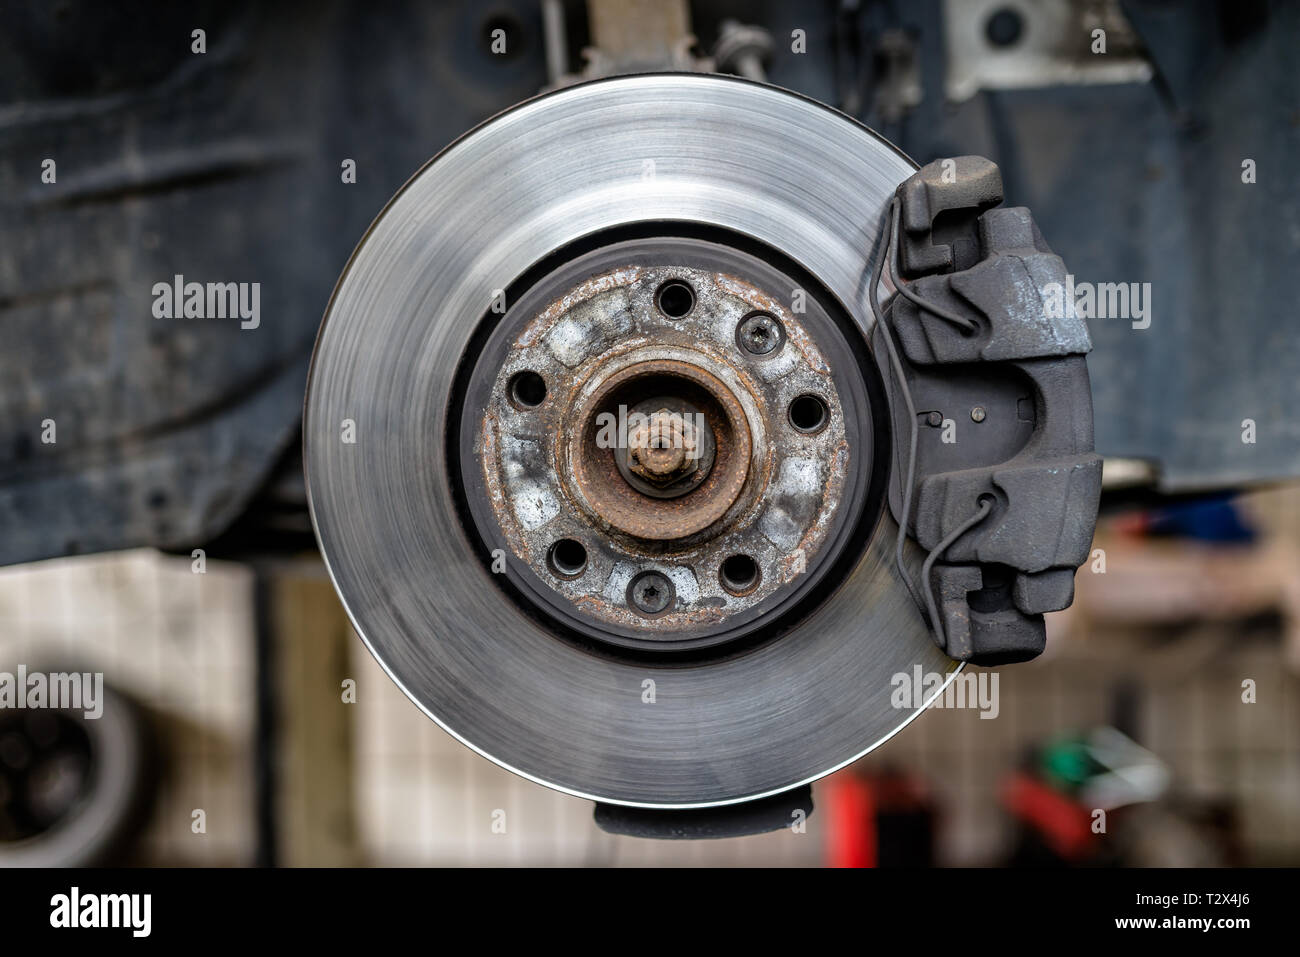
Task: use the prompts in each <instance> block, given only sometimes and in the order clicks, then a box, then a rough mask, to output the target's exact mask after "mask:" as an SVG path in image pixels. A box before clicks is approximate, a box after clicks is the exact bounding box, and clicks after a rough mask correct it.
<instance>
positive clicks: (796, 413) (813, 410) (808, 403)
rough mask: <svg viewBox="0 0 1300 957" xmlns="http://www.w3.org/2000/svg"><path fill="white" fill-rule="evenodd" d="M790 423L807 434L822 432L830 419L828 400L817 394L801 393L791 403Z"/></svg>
mask: <svg viewBox="0 0 1300 957" xmlns="http://www.w3.org/2000/svg"><path fill="white" fill-rule="evenodd" d="M789 414H790V424H791V425H793V426H794V427H795V428H796V429H797V430H798V431H800V432H804V433H807V434H812V433H814V432H820V431H821V430H822V429H824V428H826V423H827V422H828V421H829V420H830V417H831V410H830V409H828V408H827V407H826V400H825V399H823V398H822V397H821V396H816V395H801V396H798V397H797V398H796V399H795V400H794V401H793V402H791V403H790V413H789Z"/></svg>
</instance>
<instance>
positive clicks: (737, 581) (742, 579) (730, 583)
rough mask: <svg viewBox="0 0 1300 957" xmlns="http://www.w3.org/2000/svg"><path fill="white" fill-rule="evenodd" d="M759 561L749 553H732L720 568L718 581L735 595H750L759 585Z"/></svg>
mask: <svg viewBox="0 0 1300 957" xmlns="http://www.w3.org/2000/svg"><path fill="white" fill-rule="evenodd" d="M758 579H759V571H758V562H756V561H754V559H753V558H751V557H750V556H748V555H732V556H731V557H729V558H727V559H725V560H724V561H723V562H722V566H721V567H720V568H719V569H718V581H719V582H720V583H721V584H722V587H723V588H724V589H726V590H727V591H728V592H730V593H731V594H733V595H748V594H749V593H750V592H752V591H753V590H754V589H755V588H757V587H758Z"/></svg>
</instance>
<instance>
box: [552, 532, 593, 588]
mask: <svg viewBox="0 0 1300 957" xmlns="http://www.w3.org/2000/svg"><path fill="white" fill-rule="evenodd" d="M546 564H547V565H549V566H550V569H551V571H552V572H554V573H555V574H556V575H558V576H559V577H560V578H577V577H578V576H579V575H581V574H582V573H583V572H584V571H586V570H587V549H586V548H585V547H584V546H583V544H582V542H580V541H578V540H577V539H575V538H561V539H560V540H559V541H557V542H555V543H554V544H553V545H551V547H550V548H549V549H547V552H546Z"/></svg>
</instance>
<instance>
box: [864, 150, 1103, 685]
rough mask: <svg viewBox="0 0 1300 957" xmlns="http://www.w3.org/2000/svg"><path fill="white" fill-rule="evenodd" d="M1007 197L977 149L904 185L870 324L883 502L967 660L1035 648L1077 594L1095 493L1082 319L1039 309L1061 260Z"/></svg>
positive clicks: (948, 634) (942, 629) (927, 604)
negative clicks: (890, 452)
mask: <svg viewBox="0 0 1300 957" xmlns="http://www.w3.org/2000/svg"><path fill="white" fill-rule="evenodd" d="M1001 202H1002V177H1001V175H1000V173H999V172H998V168H997V166H995V165H994V164H993V163H992V162H990V161H989V160H986V159H984V158H982V157H978V156H963V157H956V158H954V159H946V160H937V161H935V162H933V163H931V164H929V165H928V166H926V167H924V168H922V169H920V170H918V171H917V172H916V173H915V174H914V175H913V176H911V177H910V178H908V179H907V180H906V181H904V182H903V184H902V185H901V186H899V188H898V191H897V194H896V199H895V202H894V204H893V206H892V207H891V232H892V236H893V238H892V240H891V241H888V244H887V246H886V247H885V249H884V251H883V253H882V255H885V256H886V257H887V259H886V262H887V263H888V273H887V274H888V275H889V276H890V277H891V279H892V280H893V283H894V285H895V287H896V288H899V289H901V291H900V292H898V293H896V294H895V295H894V296H893V298H892V299H891V300H890V302H889V303H888V305H887V306H886V308H885V310H884V312H883V317H882V318H883V323H878V324H877V328H876V330H875V337H876V345H877V347H878V348H877V349H876V355H877V357H878V361H879V362H880V363H881V366H882V371H883V372H884V376H885V380H886V382H887V383H888V384H889V390H890V399H891V401H890V405H891V409H892V413H893V417H894V434H895V435H896V436H898V437H899V438H898V441H896V442H895V443H894V445H895V462H894V468H893V469H892V470H891V480H890V481H891V485H890V509H891V511H892V512H893V514H894V517H895V519H896V520H898V522H899V524H900V526H901V527H902V528H903V529H904V530H905V532H906V535H907V537H909V538H911V539H912V540H914V541H915V542H916V543H917V544H918V545H920V547H921V548H922V549H923V550H924V551H925V552H926V553H927V554H926V559H925V562H924V563H923V566H922V571H923V574H922V576H921V578H922V579H923V580H919V581H918V580H916V579H915V578H914V577H913V576H908V577H909V578H912V580H913V582H914V588H913V593H914V597H916V598H917V599H918V602H919V603H920V604H921V606H922V612H923V613H925V614H927V617H931V614H930V612H931V611H933V613H934V617H937V619H938V620H937V621H935V620H932V621H931V627H932V629H933V633H934V635H935V639H936V641H937V642H938V643H939V645H940V647H942V648H943V649H944V650H945V651H946V652H947V653H948V654H949V655H951V656H952V657H953V658H956V659H958V660H961V661H970V662H973V663H976V664H998V663H1006V662H1013V661H1025V660H1027V659H1029V658H1033V657H1035V656H1036V655H1038V654H1039V653H1040V652H1041V651H1042V650H1043V646H1044V643H1045V630H1044V624H1043V613H1044V612H1048V611H1056V610H1059V609H1062V608H1065V607H1067V606H1068V605H1069V604H1070V602H1071V601H1072V600H1073V598H1074V573H1075V569H1076V568H1077V567H1078V566H1079V565H1081V564H1082V563H1083V562H1084V561H1085V560H1087V557H1088V550H1089V547H1090V544H1091V542H1092V534H1093V529H1094V527H1095V525H1096V519H1097V503H1098V499H1099V496H1100V493H1101V457H1100V456H1098V455H1097V454H1096V453H1095V452H1093V432H1092V395H1091V392H1090V389H1089V385H1088V368H1087V363H1086V359H1085V355H1086V353H1087V352H1088V351H1089V350H1090V349H1091V347H1092V346H1091V342H1090V340H1089V338H1088V330H1087V327H1086V326H1085V325H1084V323H1083V321H1082V320H1081V319H1079V318H1077V317H1075V316H1073V315H1072V314H1070V310H1066V316H1065V317H1062V318H1049V311H1048V308H1047V302H1048V300H1049V298H1050V297H1051V295H1052V288H1053V284H1060V285H1059V286H1056V288H1057V289H1060V288H1064V285H1065V281H1066V274H1065V265H1064V263H1063V262H1062V261H1061V258H1060V257H1059V256H1057V255H1055V254H1054V253H1053V252H1052V251H1051V250H1050V249H1049V248H1048V246H1047V244H1046V243H1045V242H1044V241H1043V237H1042V235H1041V234H1040V233H1039V231H1038V228H1037V226H1035V224H1034V221H1033V219H1032V217H1031V216H1030V214H1029V210H1027V209H1024V208H994V207H997V206H998V205H999V204H1000V203H1001ZM1057 311H1059V310H1057ZM882 326H884V327H886V328H882ZM886 334H892V335H893V337H894V339H893V341H892V342H882V340H881V337H882V336H884V335H886ZM895 343H896V344H897V348H896V349H895V348H894V346H895ZM882 344H883V345H884V346H886V348H885V349H882V348H879V347H880V346H881V345H882ZM890 352H893V353H894V354H895V355H896V357H897V359H898V360H899V365H900V367H901V372H902V382H901V383H900V381H899V376H898V374H897V371H896V370H894V369H892V368H891V367H890V361H889V358H888V356H889V353H890ZM906 396H910V399H911V403H910V405H911V407H912V409H913V413H909V411H908V403H906V402H905V401H900V400H902V399H904V398H905V397H906ZM909 419H910V421H909ZM913 436H915V442H916V453H915V463H914V466H912V464H911V454H910V451H911V442H912V439H913ZM904 574H905V575H907V572H906V571H905V570H904Z"/></svg>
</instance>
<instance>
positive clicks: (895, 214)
mask: <svg viewBox="0 0 1300 957" xmlns="http://www.w3.org/2000/svg"><path fill="white" fill-rule="evenodd" d="M887 215H888V216H889V230H888V233H887V236H888V240H887V244H886V246H885V248H884V249H883V250H881V253H880V256H879V257H877V259H876V264H875V266H874V267H873V268H872V271H871V288H870V289H869V290H868V299H869V300H870V302H871V311H872V314H873V315H874V316H875V319H876V324H877V326H878V327H879V328H880V331H881V335H882V336H883V338H884V340H885V347H886V350H887V351H888V352H889V363H890V367H891V368H892V369H893V372H894V377H895V379H897V381H898V387H899V391H900V392H901V393H902V395H903V403H904V405H905V406H906V408H907V419H908V423H909V425H910V429H909V440H908V452H907V478H906V481H905V482H904V484H903V489H902V497H903V501H902V507H901V509H900V514H899V522H898V536H897V538H896V539H895V541H894V564H895V566H896V567H897V569H898V574H899V576H900V577H901V578H902V579H903V584H904V585H906V586H907V590H908V592H910V593H911V595H912V600H913V601H914V602H916V605H917V610H918V611H920V612H921V613H922V614H923V615H924V616H925V617H926V618H928V619H929V625H930V630H931V635H932V637H933V638H934V640H935V643H936V644H937V645H938V646H939V647H940V648H941V649H943V650H944V651H947V650H948V636H947V634H946V631H945V629H944V627H943V622H942V621H941V620H940V618H939V609H938V604H937V602H936V601H935V595H934V593H935V587H934V584H933V582H931V580H930V574H931V572H932V571H933V568H934V563H935V561H936V560H937V559H938V558H939V556H940V555H942V554H943V553H944V552H945V551H946V550H947V549H948V547H949V546H950V545H952V543H953V542H955V541H956V540H957V539H959V538H960V537H961V536H962V535H964V534H965V533H966V532H968V531H970V530H971V529H972V528H974V527H975V526H976V525H978V524H979V523H980V522H982V521H984V519H985V518H986V517H987V516H988V514H989V513H990V512H991V511H992V510H993V503H992V502H991V501H990V500H989V499H988V498H985V497H983V496H981V500H980V502H979V507H978V508H977V509H976V511H975V513H974V514H973V515H971V516H970V518H968V519H966V520H965V521H964V522H962V523H961V524H960V525H958V526H957V527H956V528H955V529H953V530H952V531H951V532H949V533H948V534H947V535H946V536H945V537H944V538H943V540H942V541H941V542H939V544H937V545H936V546H935V547H934V548H932V549H931V550H930V552H929V553H928V554H927V555H926V557H925V560H924V562H922V564H921V584H922V586H923V589H918V587H917V585H916V582H915V581H914V580H913V579H912V576H911V574H910V573H909V572H908V570H907V564H906V562H904V560H903V543H904V541H905V540H906V539H907V526H908V522H909V521H910V520H911V515H912V487H913V483H914V481H915V478H916V447H917V442H918V438H919V433H920V427H919V426H918V425H917V422H916V405H915V403H914V402H913V400H912V390H911V388H910V387H909V386H908V384H907V377H906V375H905V374H904V372H903V364H902V361H901V360H900V359H899V358H898V349H897V347H896V346H895V344H894V333H893V330H892V329H891V328H890V326H889V324H888V323H887V322H886V321H885V316H886V315H887V314H892V311H893V304H894V301H895V300H894V299H893V298H891V299H890V300H889V303H888V305H887V306H886V307H885V309H884V310H883V311H882V310H881V306H880V302H879V300H878V298H877V290H878V289H879V288H880V277H881V273H882V271H883V267H884V264H885V262H888V263H889V278H890V281H891V282H892V283H893V284H894V288H895V289H896V290H897V291H898V292H899V293H901V294H902V295H903V296H904V297H905V298H907V299H909V300H910V301H912V302H913V303H915V304H916V306H917V307H918V308H920V309H923V310H925V311H926V312H929V313H933V314H934V315H936V316H938V317H939V318H941V319H945V320H946V321H948V322H951V323H952V324H954V325H956V326H958V327H959V328H961V329H962V330H963V331H965V332H967V333H970V332H974V331H975V329H976V328H977V327H976V325H975V323H974V322H972V321H971V320H969V319H967V318H965V317H963V316H958V315H956V314H955V313H951V312H948V311H947V310H944V309H943V308H942V307H939V306H936V305H934V304H932V303H930V302H929V301H927V300H926V299H924V298H922V297H920V296H918V295H917V294H916V293H914V292H913V291H912V290H910V289H908V288H907V286H906V284H904V283H903V282H902V280H901V279H900V278H899V277H898V272H897V269H896V267H895V258H896V256H897V250H898V219H899V202H898V197H897V196H895V197H894V198H893V199H892V200H891V201H890V203H889V210H888V213H887ZM922 591H923V593H924V597H922Z"/></svg>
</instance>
